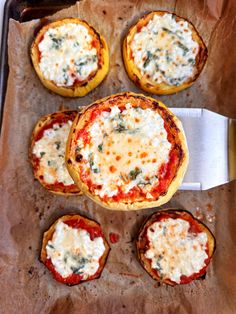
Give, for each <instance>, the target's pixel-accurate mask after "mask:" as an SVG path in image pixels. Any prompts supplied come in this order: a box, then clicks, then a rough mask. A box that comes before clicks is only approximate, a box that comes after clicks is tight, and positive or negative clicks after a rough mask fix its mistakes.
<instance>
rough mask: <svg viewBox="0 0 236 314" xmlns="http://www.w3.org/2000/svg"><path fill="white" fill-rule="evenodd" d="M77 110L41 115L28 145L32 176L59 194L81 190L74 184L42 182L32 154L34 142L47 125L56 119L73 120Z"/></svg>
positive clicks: (74, 192) (69, 193)
mask: <svg viewBox="0 0 236 314" xmlns="http://www.w3.org/2000/svg"><path fill="white" fill-rule="evenodd" d="M77 113H78V111H75V110H64V111H58V112H55V113H52V114H49V115H46V116H44V117H42V118H41V119H40V120H39V121H38V122H37V124H36V126H35V128H34V130H33V133H32V135H31V143H30V147H29V160H30V162H31V164H32V167H33V172H34V177H35V178H36V179H37V180H38V181H39V182H40V183H41V184H42V186H43V187H44V188H46V189H47V190H48V191H50V192H52V193H54V194H59V195H81V194H82V192H81V191H80V190H79V189H78V187H77V186H76V185H75V184H74V185H73V186H63V185H60V186H55V185H53V184H50V185H49V184H47V183H45V182H44V180H43V178H41V176H40V174H39V171H38V167H37V164H38V162H37V157H36V156H35V155H34V154H33V148H34V145H35V142H36V139H37V137H38V135H39V134H40V132H42V130H44V129H45V127H47V126H48V125H51V124H54V123H56V122H57V121H61V120H63V121H68V120H69V119H71V120H74V118H75V117H76V116H77Z"/></svg>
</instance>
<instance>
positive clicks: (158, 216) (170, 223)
mask: <svg viewBox="0 0 236 314" xmlns="http://www.w3.org/2000/svg"><path fill="white" fill-rule="evenodd" d="M214 250H215V238H214V236H213V234H212V233H211V231H210V230H209V229H208V228H207V227H206V226H205V225H204V224H203V223H202V222H200V221H199V220H197V219H195V218H194V217H193V216H192V214H191V213H189V212H187V211H184V210H161V211H158V212H156V213H154V214H153V215H152V216H151V217H149V219H148V220H147V221H146V223H145V224H144V225H143V227H142V228H141V231H140V234H139V236H138V240H137V251H138V256H139V259H140V262H141V264H142V266H143V267H144V269H145V270H146V271H147V272H148V274H149V275H150V276H151V277H152V278H153V279H155V280H157V281H159V282H160V283H165V284H168V285H171V286H175V285H179V284H187V283H190V282H191V281H193V280H195V279H198V278H200V277H202V276H204V275H205V273H206V269H207V267H208V265H209V263H210V261H211V259H212V256H213V253H214Z"/></svg>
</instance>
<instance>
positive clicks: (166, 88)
mask: <svg viewBox="0 0 236 314" xmlns="http://www.w3.org/2000/svg"><path fill="white" fill-rule="evenodd" d="M166 13H170V12H167V11H154V12H151V13H149V14H146V15H144V16H143V17H142V18H140V19H139V21H138V22H137V23H136V24H135V25H133V26H132V27H131V28H130V29H129V31H128V33H127V35H126V37H125V39H124V42H123V61H124V64H125V68H126V71H127V73H128V76H129V77H130V79H131V80H132V81H133V82H134V83H135V84H136V85H137V86H138V87H140V88H141V89H143V90H145V91H146V92H149V93H152V94H157V95H167V94H174V93H177V92H179V91H181V90H183V89H185V88H188V87H190V86H191V85H192V84H193V83H194V82H195V80H196V79H197V78H198V76H199V75H200V73H201V71H202V70H203V67H204V65H205V63H206V60H207V48H206V46H205V44H204V42H203V40H202V38H201V36H200V35H199V34H198V32H197V30H196V29H195V27H194V26H193V24H192V23H191V22H189V21H188V20H186V19H184V18H182V17H180V16H177V15H175V14H174V13H170V14H173V15H175V17H176V20H177V21H180V20H184V21H187V22H188V23H189V27H190V28H191V30H192V38H193V40H194V41H196V42H197V43H198V44H199V52H198V55H197V57H196V64H195V68H196V74H195V75H194V76H193V77H192V78H189V80H188V81H186V82H184V83H182V84H181V85H179V86H172V85H168V84H166V83H164V82H162V83H161V84H155V85H154V84H153V82H151V81H148V80H147V79H145V78H144V77H142V74H141V72H140V71H139V69H138V68H137V67H136V65H135V64H134V62H133V58H131V57H130V56H131V48H130V43H131V41H132V40H133V38H134V35H135V34H136V32H137V30H138V28H140V27H142V26H144V25H146V24H147V23H148V22H149V21H150V20H151V19H152V18H153V16H154V15H160V16H162V15H164V14H166Z"/></svg>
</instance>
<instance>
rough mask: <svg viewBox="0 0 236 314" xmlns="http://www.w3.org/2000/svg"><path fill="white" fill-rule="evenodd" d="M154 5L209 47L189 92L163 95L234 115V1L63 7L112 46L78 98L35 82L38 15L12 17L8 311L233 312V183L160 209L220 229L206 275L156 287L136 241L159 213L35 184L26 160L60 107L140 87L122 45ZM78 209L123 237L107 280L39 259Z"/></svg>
mask: <svg viewBox="0 0 236 314" xmlns="http://www.w3.org/2000/svg"><path fill="white" fill-rule="evenodd" d="M151 10H169V11H171V12H175V13H177V14H179V15H181V16H183V17H186V18H188V19H189V20H190V21H192V22H193V24H194V25H195V26H196V28H197V29H198V31H199V33H200V34H201V35H202V37H203V39H204V41H205V42H206V44H207V46H208V50H209V58H208V61H207V64H206V67H205V68H204V71H203V73H202V74H201V76H200V78H199V79H198V80H197V82H196V83H195V84H194V85H193V86H192V87H191V88H189V89H187V90H185V91H182V92H180V93H178V94H176V95H170V96H164V97H156V98H160V99H161V100H162V101H163V102H164V103H165V104H167V105H168V106H170V107H175V106H176V107H204V108H207V109H210V110H213V111H216V112H219V113H221V114H224V115H227V116H230V117H234V118H235V117H236V105H235V102H236V88H235V82H236V72H235V68H236V49H235V48H236V42H235V39H236V25H235V23H236V19H235V15H236V3H235V1H234V0H231V1H227V0H225V1H224V0H215V1H214V0H208V1H207V0H206V1H188V0H179V1H171V0H170V1H166V0H165V1H164V0H163V1H155V0H150V1H132V0H127V1H125V0H121V1H109V0H93V1H89V0H85V1H81V2H80V3H78V4H77V5H75V6H74V7H71V8H69V9H67V10H63V11H61V12H59V13H57V14H56V15H55V16H54V17H52V18H50V20H55V19H57V18H62V17H77V16H78V17H80V18H83V19H85V20H87V21H88V22H89V23H90V24H91V25H93V26H94V27H95V28H96V29H98V30H99V32H101V33H102V34H103V35H104V36H105V37H106V39H107V42H108V44H109V47H110V58H111V64H110V71H109V75H108V77H107V78H106V80H105V81H104V82H103V83H102V84H101V85H100V86H99V87H98V88H96V89H95V90H94V91H92V92H91V93H90V94H89V95H88V96H86V97H84V98H81V99H66V98H63V97H61V96H58V95H55V94H53V93H51V92H49V91H48V90H47V89H45V88H44V87H43V86H42V84H41V83H40V81H39V79H38V78H37V76H36V74H35V72H34V70H33V67H32V65H31V62H30V57H29V47H30V44H31V42H32V39H33V36H34V32H35V30H36V28H37V27H38V26H39V25H40V21H39V20H35V21H32V22H27V23H24V24H20V23H18V22H16V21H13V20H11V21H10V29H9V41H8V44H9V49H8V50H9V66H10V75H9V79H8V88H7V96H6V103H5V110H4V121H3V131H2V138H1V164H0V166H1V168H0V169H1V177H0V179H1V180H0V182H1V219H0V233H1V236H0V283H1V289H0V304H1V305H0V312H1V313H4V314H5V313H6V314H11V313H50V314H51V313H62V314H63V313H66V314H67V313H86V314H95V313H99V314H100V313H109V314H110V313H132V314H135V313H148V314H149V313H181V314H182V313H201V314H203V313H212V314H213V313H236V275H235V268H236V245H235V244H236V196H235V192H236V182H233V183H230V184H227V185H224V186H222V187H218V188H214V189H212V190H210V191H205V192H187V191H182V192H177V193H176V194H175V196H174V197H173V198H172V200H171V201H170V202H169V203H168V204H166V205H165V206H163V208H170V207H178V208H183V209H187V210H189V211H191V212H192V213H193V214H195V215H196V216H197V217H199V218H200V219H201V220H202V221H203V222H205V223H206V224H207V225H208V226H209V227H210V229H211V230H212V231H213V233H214V234H215V236H216V240H217V250H216V253H215V256H214V259H213V263H212V264H211V265H210V267H209V269H208V272H207V275H206V278H205V279H204V280H198V281H194V282H193V283H191V284H189V285H185V286H176V287H174V288H172V287H168V286H160V287H159V286H158V284H157V282H155V281H154V280H153V279H151V277H149V275H148V274H147V273H146V272H145V271H144V270H143V268H142V267H141V266H140V264H139V262H138V260H137V257H136V251H135V244H134V239H135V237H136V236H137V232H138V230H139V227H140V225H141V223H142V222H143V221H144V219H145V217H147V216H149V215H150V214H151V213H153V212H154V211H156V209H151V210H150V209H148V210H147V209H146V210H141V211H137V212H127V213H124V212H113V211H109V210H106V209H103V208H101V207H99V206H98V205H95V204H94V203H93V202H92V201H90V200H89V199H88V198H86V197H85V196H82V197H79V198H78V197H69V198H66V197H63V196H55V195H52V194H50V193H49V192H47V191H46V190H45V189H44V188H43V187H41V186H40V184H39V183H38V182H37V181H36V180H34V178H33V174H32V169H31V166H30V164H29V161H28V145H29V139H30V136H31V132H32V129H33V127H34V125H35V123H36V122H37V120H38V119H39V118H40V117H41V116H42V115H45V114H48V113H51V112H54V111H56V110H58V109H59V108H61V106H64V107H66V108H71V109H76V108H77V107H78V106H81V105H85V104H89V103H90V102H92V101H94V100H95V99H99V98H101V97H104V96H107V95H109V94H112V93H116V92H120V91H127V90H131V91H134V92H142V91H140V90H139V89H138V88H136V87H135V86H134V84H133V83H132V82H131V81H130V80H129V79H128V77H127V75H126V73H125V70H124V66H123V63H122V59H121V43H122V38H123V36H124V34H125V33H126V31H127V30H128V27H129V26H130V25H131V24H133V23H134V22H135V21H137V19H138V18H139V17H141V16H142V15H143V14H144V13H147V12H149V11H151ZM213 158H214V156H213ZM220 166H221V165H216V167H220ZM71 212H75V213H80V214H83V215H86V216H87V217H90V218H92V219H95V220H97V221H98V222H99V223H100V224H101V225H102V227H103V230H104V232H105V235H106V237H107V238H108V239H109V233H111V232H114V233H117V234H118V235H119V236H120V239H119V241H118V242H117V243H115V244H111V252H110V255H109V258H108V261H107V264H106V267H105V269H104V271H103V273H102V276H101V278H100V279H98V280H95V281H91V282H88V283H84V284H81V285H78V286H74V287H67V286H64V285H62V284H59V283H57V282H56V281H55V280H53V279H52V276H51V274H50V273H49V271H48V270H47V269H46V268H45V267H44V265H43V264H41V263H40V262H39V261H38V257H39V252H40V249H41V239H42V234H43V232H44V231H45V230H46V229H48V227H49V226H50V225H51V224H52V223H53V222H54V220H55V219H56V218H58V217H60V216H61V215H64V214H67V213H71Z"/></svg>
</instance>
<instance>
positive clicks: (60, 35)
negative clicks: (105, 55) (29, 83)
mask: <svg viewBox="0 0 236 314" xmlns="http://www.w3.org/2000/svg"><path fill="white" fill-rule="evenodd" d="M92 40H93V37H92V36H91V35H90V34H89V32H88V29H87V28H86V27H85V26H83V25H80V24H75V23H68V24H65V25H62V26H59V27H55V28H50V29H49V30H48V31H47V32H46V33H45V34H44V37H43V39H42V41H41V42H40V43H39V45H38V48H39V51H40V53H41V59H40V62H39V67H40V70H41V71H42V73H43V75H44V77H45V78H46V79H47V80H51V81H53V82H54V83H56V85H57V86H72V85H73V84H74V83H75V81H76V80H77V81H84V80H86V79H87V78H88V76H89V75H90V74H91V73H92V72H94V71H96V70H97V69H98V56H97V50H96V49H95V48H93V47H92Z"/></svg>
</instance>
